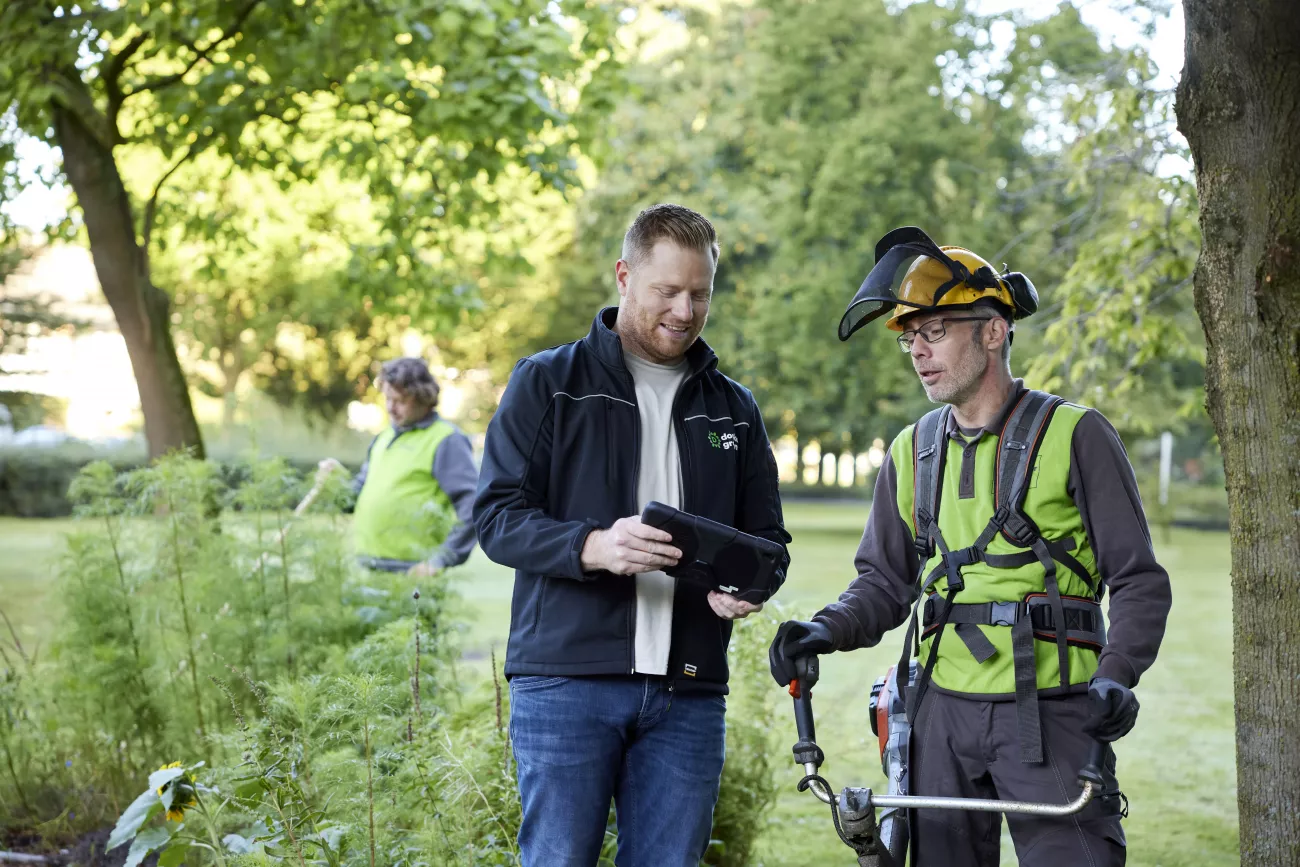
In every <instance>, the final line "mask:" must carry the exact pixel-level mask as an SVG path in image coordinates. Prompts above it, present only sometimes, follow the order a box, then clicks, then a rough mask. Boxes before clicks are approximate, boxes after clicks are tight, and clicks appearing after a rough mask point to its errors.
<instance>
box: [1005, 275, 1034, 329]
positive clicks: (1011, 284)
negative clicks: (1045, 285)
mask: <svg viewBox="0 0 1300 867" xmlns="http://www.w3.org/2000/svg"><path fill="white" fill-rule="evenodd" d="M999 276H1000V278H1001V280H1002V282H1003V283H1005V284H1006V287H1007V291H1009V292H1010V293H1011V302H1012V303H1013V304H1014V305H1015V316H1014V317H1013V318H1015V319H1023V318H1024V317H1026V316H1032V315H1033V314H1034V313H1035V312H1037V311H1038V290H1037V289H1035V288H1034V284H1033V282H1032V281H1031V280H1030V279H1029V278H1028V277H1026V276H1025V275H1024V274H1021V273H1020V272H1019V271H1007V272H1004V273H1003V274H1001V275H999Z"/></svg>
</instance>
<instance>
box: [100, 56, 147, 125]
mask: <svg viewBox="0 0 1300 867" xmlns="http://www.w3.org/2000/svg"><path fill="white" fill-rule="evenodd" d="M148 41H149V34H148V33H145V32H143V31H141V32H140V33H138V34H136V36H135V37H134V38H133V39H132V40H131V41H130V42H128V43H127V44H126V45H125V46H124V47H123V48H122V50H121V51H119V52H118V53H117V54H115V55H113V58H112V59H111V60H109V61H108V63H107V64H105V66H104V69H103V71H102V72H100V74H99V77H100V78H101V79H103V81H104V88H105V89H106V90H107V91H108V125H109V126H111V127H112V128H113V132H114V133H116V132H117V113H118V111H119V110H120V109H121V108H122V100H123V99H125V97H124V96H123V95H122V88H121V86H120V84H119V83H118V80H119V79H120V78H121V77H122V70H124V69H125V68H126V62H127V61H128V60H130V59H131V57H132V56H133V55H134V54H135V53H136V52H137V51H139V50H140V46H142V45H144V44H145V43H146V42H148Z"/></svg>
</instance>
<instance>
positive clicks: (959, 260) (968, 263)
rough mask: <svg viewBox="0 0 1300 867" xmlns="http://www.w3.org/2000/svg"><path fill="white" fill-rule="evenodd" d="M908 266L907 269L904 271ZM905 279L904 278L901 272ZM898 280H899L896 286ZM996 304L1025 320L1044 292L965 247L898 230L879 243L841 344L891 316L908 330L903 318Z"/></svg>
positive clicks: (844, 321) (847, 315) (889, 324)
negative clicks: (943, 244)
mask: <svg viewBox="0 0 1300 867" xmlns="http://www.w3.org/2000/svg"><path fill="white" fill-rule="evenodd" d="M904 266H906V269H904ZM900 272H901V273H902V275H903V276H902V279H901V280H898V275H899V273H900ZM896 280H897V282H895V281H896ZM985 298H987V299H989V300H992V301H996V302H998V303H999V304H1001V305H1003V306H1004V307H1005V308H1006V309H1007V310H1008V312H1009V313H1010V314H1011V318H1012V319H1023V318H1024V317H1026V316H1029V315H1031V314H1033V313H1034V311H1036V310H1037V309H1038V292H1037V290H1035V289H1034V284H1033V283H1032V282H1030V280H1029V278H1028V277H1026V276H1025V275H1024V274H1021V273H1019V272H1014V271H1004V272H1003V273H1001V274H998V273H997V272H996V271H994V270H993V266H992V265H990V264H989V263H988V262H986V261H985V260H984V259H982V258H980V257H979V256H977V255H976V254H974V253H972V252H971V251H970V250H967V249H965V248H964V247H940V246H939V245H937V244H935V243H934V241H932V240H930V237H929V236H928V235H926V234H925V232H923V231H921V230H920V229H918V228H916V227H915V226H907V227H904V228H901V229H895V230H894V231H892V232H890V233H889V234H887V235H885V236H884V237H883V238H881V239H880V241H879V242H878V243H877V244H876V264H875V266H874V267H873V268H872V269H871V273H869V274H867V279H866V280H864V281H862V286H861V287H859V289H858V291H857V294H855V295H854V296H853V300H852V301H851V302H849V306H848V309H846V310H845V311H844V316H843V317H841V319H840V327H839V337H840V340H848V339H849V337H850V336H852V334H853V332H855V331H857V330H858V329H859V328H861V327H862V326H864V325H866V324H867V323H868V322H871V321H873V320H875V319H879V318H880V317H881V316H884V315H886V314H890V315H889V319H888V320H887V321H886V322H885V327H886V328H889V329H890V330H892V331H902V330H903V326H902V325H901V324H900V323H899V320H900V319H902V318H903V317H904V316H907V315H909V314H912V313H916V312H919V311H930V310H937V309H939V308H940V307H969V306H971V305H972V304H974V303H975V302H977V301H980V300H982V299H985Z"/></svg>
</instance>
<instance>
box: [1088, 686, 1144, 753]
mask: <svg viewBox="0 0 1300 867" xmlns="http://www.w3.org/2000/svg"><path fill="white" fill-rule="evenodd" d="M1088 699H1089V707H1088V719H1087V721H1086V722H1085V723H1084V724H1083V730H1084V731H1085V732H1087V733H1088V734H1090V735H1092V736H1093V737H1094V738H1096V739H1097V740H1099V741H1102V742H1103V743H1111V742H1112V741H1117V740H1119V739H1120V738H1122V737H1124V735H1126V734H1128V733H1129V732H1130V731H1132V729H1133V723H1135V722H1137V715H1138V700H1137V696H1136V695H1134V694H1133V690H1131V689H1129V688H1128V687H1127V686H1125V685H1124V684H1122V683H1120V682H1118V681H1114V680H1111V679H1110V678H1109V677H1098V678H1094V679H1093V681H1092V683H1090V684H1088Z"/></svg>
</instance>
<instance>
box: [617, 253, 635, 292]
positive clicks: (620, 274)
mask: <svg viewBox="0 0 1300 867" xmlns="http://www.w3.org/2000/svg"><path fill="white" fill-rule="evenodd" d="M631 277H632V269H631V268H629V267H628V264H627V260H625V259H619V260H618V261H617V262H615V263H614V283H615V284H616V285H617V286H618V297H620V298H626V297H627V290H628V285H627V284H628V280H630V279H631Z"/></svg>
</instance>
